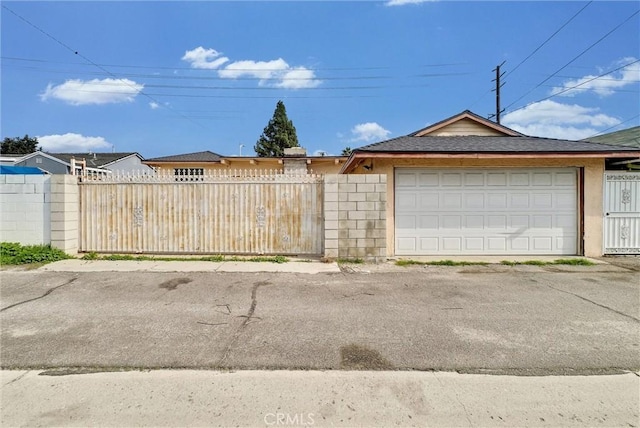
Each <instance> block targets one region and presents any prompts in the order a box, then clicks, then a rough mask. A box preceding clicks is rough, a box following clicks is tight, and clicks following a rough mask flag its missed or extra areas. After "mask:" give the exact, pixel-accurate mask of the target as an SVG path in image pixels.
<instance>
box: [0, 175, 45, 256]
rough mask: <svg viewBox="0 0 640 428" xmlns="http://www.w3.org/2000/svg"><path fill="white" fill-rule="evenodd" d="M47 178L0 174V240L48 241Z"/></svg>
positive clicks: (26, 242) (22, 242)
mask: <svg viewBox="0 0 640 428" xmlns="http://www.w3.org/2000/svg"><path fill="white" fill-rule="evenodd" d="M50 205H51V176H49V175H10V174H0V241H2V242H19V243H21V244H23V245H33V244H49V243H50V242H51V221H50V220H51V210H50Z"/></svg>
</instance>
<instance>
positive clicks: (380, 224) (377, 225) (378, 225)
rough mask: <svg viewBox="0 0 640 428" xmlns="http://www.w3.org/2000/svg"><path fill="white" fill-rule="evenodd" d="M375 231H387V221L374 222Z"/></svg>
mask: <svg viewBox="0 0 640 428" xmlns="http://www.w3.org/2000/svg"><path fill="white" fill-rule="evenodd" d="M374 227H375V228H376V229H384V230H386V229H387V221H386V220H376V221H375V226H374Z"/></svg>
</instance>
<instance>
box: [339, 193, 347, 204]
mask: <svg viewBox="0 0 640 428" xmlns="http://www.w3.org/2000/svg"><path fill="white" fill-rule="evenodd" d="M348 200H349V193H344V192H343V193H338V202H347V201H348Z"/></svg>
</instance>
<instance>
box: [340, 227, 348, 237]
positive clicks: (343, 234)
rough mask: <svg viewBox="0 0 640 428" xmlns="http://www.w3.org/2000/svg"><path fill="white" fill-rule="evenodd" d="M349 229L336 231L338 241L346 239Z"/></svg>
mask: <svg viewBox="0 0 640 428" xmlns="http://www.w3.org/2000/svg"><path fill="white" fill-rule="evenodd" d="M348 238H349V229H338V239H348Z"/></svg>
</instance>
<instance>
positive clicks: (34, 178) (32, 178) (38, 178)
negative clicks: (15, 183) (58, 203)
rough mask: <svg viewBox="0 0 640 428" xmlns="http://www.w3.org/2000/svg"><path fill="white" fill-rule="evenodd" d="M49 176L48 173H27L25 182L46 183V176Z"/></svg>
mask: <svg viewBox="0 0 640 428" xmlns="http://www.w3.org/2000/svg"><path fill="white" fill-rule="evenodd" d="M47 177H49V176H47V175H25V176H24V182H25V183H33V184H44V182H45V178H47Z"/></svg>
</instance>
